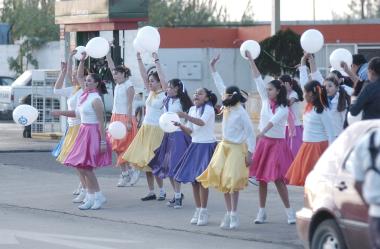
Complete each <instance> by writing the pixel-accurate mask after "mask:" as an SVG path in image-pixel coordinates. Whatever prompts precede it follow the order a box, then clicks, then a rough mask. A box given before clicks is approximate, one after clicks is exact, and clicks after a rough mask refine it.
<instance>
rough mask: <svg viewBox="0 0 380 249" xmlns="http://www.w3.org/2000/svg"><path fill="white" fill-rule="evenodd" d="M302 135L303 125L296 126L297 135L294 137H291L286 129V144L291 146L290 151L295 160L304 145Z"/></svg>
mask: <svg viewBox="0 0 380 249" xmlns="http://www.w3.org/2000/svg"><path fill="white" fill-rule="evenodd" d="M302 134H303V127H302V125H298V126H296V134H295V136H294V137H289V129H288V127H286V135H285V139H286V143H287V144H288V146H289V149H290V151H291V152H292V154H293V157H294V158H295V157H296V155H297V153H298V151H299V149H300V147H301V145H302Z"/></svg>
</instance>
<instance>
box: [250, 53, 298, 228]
mask: <svg viewBox="0 0 380 249" xmlns="http://www.w3.org/2000/svg"><path fill="white" fill-rule="evenodd" d="M246 54H247V57H248V58H249V62H250V65H251V69H252V74H253V77H254V81H255V83H256V86H257V90H258V92H259V95H260V97H261V101H262V107H261V113H260V124H259V130H260V133H259V134H258V135H257V145H256V151H255V153H254V154H253V158H252V161H253V162H252V166H251V168H250V176H255V177H256V179H257V180H258V181H259V183H260V184H259V197H260V198H259V199H260V209H259V211H258V213H257V217H256V219H255V221H254V222H255V223H256V224H262V223H264V222H265V220H266V212H265V204H266V198H267V193H268V183H269V182H274V183H275V185H276V188H277V191H278V193H279V195H280V197H281V200H282V202H283V204H284V206H285V208H286V214H287V219H288V224H295V222H296V220H295V213H294V211H293V209H291V208H290V204H289V195H288V189H287V187H286V183H285V175H286V172H287V170H288V168H289V166H290V164H291V163H292V161H293V156H292V152H291V151H290V149H289V147H288V145H287V143H286V140H285V127H286V121H287V119H288V116H289V109H288V99H287V93H286V88H285V86H284V84H283V83H282V82H281V81H279V80H272V81H271V82H269V83H268V84H265V83H264V81H263V79H262V78H261V75H260V72H259V70H258V69H257V67H256V64H255V62H254V60H253V59H252V56H251V54H250V53H249V52H248V51H247V52H246Z"/></svg>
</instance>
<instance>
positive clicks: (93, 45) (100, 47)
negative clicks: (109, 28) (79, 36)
mask: <svg viewBox="0 0 380 249" xmlns="http://www.w3.org/2000/svg"><path fill="white" fill-rule="evenodd" d="M109 50H110V45H109V43H108V41H107V40H106V39H104V38H103V37H95V38H92V39H91V40H89V41H88V43H87V45H86V53H87V54H88V55H89V56H91V57H92V58H96V59H99V58H102V57H104V56H106V55H107V54H108V52H109Z"/></svg>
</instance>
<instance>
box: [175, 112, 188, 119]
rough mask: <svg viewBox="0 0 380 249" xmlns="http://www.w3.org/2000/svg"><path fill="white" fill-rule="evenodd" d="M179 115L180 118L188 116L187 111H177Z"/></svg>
mask: <svg viewBox="0 0 380 249" xmlns="http://www.w3.org/2000/svg"><path fill="white" fill-rule="evenodd" d="M177 115H178V117H180V118H186V117H187V113H186V112H177Z"/></svg>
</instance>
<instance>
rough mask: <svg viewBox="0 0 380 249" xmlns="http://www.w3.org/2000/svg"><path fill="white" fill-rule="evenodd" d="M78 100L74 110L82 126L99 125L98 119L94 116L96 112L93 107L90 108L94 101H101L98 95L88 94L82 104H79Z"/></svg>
mask: <svg viewBox="0 0 380 249" xmlns="http://www.w3.org/2000/svg"><path fill="white" fill-rule="evenodd" d="M79 99H80V98H78V107H77V109H76V113H77V115H78V114H79V116H80V119H81V123H82V124H97V123H99V120H98V117H97V116H96V112H95V109H94V107H93V106H92V103H93V102H94V100H95V99H100V101H102V98H101V97H100V95H99V93H90V94H89V95H88V96H87V99H86V100H85V101H84V102H83V103H82V104H79Z"/></svg>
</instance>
